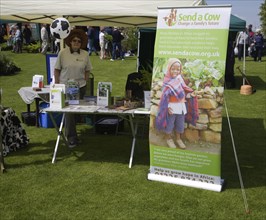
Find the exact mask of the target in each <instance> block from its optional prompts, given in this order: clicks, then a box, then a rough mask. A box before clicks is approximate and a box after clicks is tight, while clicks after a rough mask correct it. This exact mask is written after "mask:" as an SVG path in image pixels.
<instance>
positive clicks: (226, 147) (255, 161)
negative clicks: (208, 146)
mask: <svg viewBox="0 0 266 220" xmlns="http://www.w3.org/2000/svg"><path fill="white" fill-rule="evenodd" d="M230 123H231V129H232V133H233V137H234V143H235V149H236V155H237V158H238V162H239V165H240V171H241V175H242V180H243V183H244V186H245V188H253V187H261V186H265V183H266V179H265V161H266V148H265V143H266V135H265V128H264V125H263V119H246V118H245V119H243V118H230ZM221 154H222V161H221V164H222V178H223V179H225V181H226V188H240V180H239V175H238V171H237V165H236V159H235V155H234V151H233V143H232V139H231V134H230V130H229V125H228V122H227V118H223V132H222V152H221Z"/></svg>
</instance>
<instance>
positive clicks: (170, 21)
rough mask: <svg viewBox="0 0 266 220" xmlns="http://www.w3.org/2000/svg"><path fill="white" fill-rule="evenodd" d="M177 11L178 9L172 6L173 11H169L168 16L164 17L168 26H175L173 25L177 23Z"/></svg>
mask: <svg viewBox="0 0 266 220" xmlns="http://www.w3.org/2000/svg"><path fill="white" fill-rule="evenodd" d="M176 12H177V10H176V9H173V8H172V9H171V12H170V13H169V15H168V16H166V17H163V19H164V21H165V23H166V24H167V25H168V26H173V25H175V24H176Z"/></svg>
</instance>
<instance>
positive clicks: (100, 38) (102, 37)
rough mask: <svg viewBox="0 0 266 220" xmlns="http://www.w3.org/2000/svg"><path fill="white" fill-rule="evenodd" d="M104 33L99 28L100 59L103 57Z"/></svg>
mask: <svg viewBox="0 0 266 220" xmlns="http://www.w3.org/2000/svg"><path fill="white" fill-rule="evenodd" d="M104 36H105V33H104V29H103V28H101V30H100V34H99V43H100V48H101V51H100V59H101V60H102V59H104V58H105V38H104Z"/></svg>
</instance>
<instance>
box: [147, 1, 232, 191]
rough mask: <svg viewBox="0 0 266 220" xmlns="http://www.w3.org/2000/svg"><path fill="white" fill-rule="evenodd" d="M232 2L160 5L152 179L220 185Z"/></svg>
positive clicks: (153, 96) (153, 93) (210, 186)
mask: <svg viewBox="0 0 266 220" xmlns="http://www.w3.org/2000/svg"><path fill="white" fill-rule="evenodd" d="M230 13H231V7H228V6H226V7H208V6H206V7H189V8H161V9H158V20H157V32H156V41H155V51H154V63H153V78H152V89H151V120H150V137H149V140H150V173H149V174H148V179H150V180H157V181H162V182H169V183H174V184H179V185H185V186H191V187H196V188H203V189H208V190H213V191H221V188H222V180H221V131H222V108H223V101H224V98H223V92H224V89H223V88H224V87H223V86H224V75H225V62H226V52H227V42H228V31H229V23H230Z"/></svg>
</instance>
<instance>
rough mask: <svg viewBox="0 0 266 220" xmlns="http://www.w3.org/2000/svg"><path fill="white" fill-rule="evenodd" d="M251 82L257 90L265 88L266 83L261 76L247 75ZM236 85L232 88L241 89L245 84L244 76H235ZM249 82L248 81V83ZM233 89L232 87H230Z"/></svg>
mask: <svg viewBox="0 0 266 220" xmlns="http://www.w3.org/2000/svg"><path fill="white" fill-rule="evenodd" d="M247 79H248V81H249V83H251V85H252V87H253V88H255V89H257V90H265V88H266V83H265V82H264V81H263V80H262V79H261V77H259V76H247ZM235 81H236V86H235V88H232V90H240V88H241V86H242V85H243V78H242V76H235ZM247 84H248V83H246V85H247ZM230 90H231V88H230Z"/></svg>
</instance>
